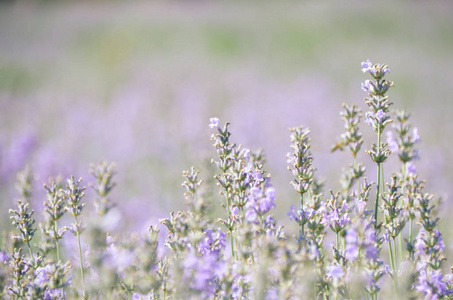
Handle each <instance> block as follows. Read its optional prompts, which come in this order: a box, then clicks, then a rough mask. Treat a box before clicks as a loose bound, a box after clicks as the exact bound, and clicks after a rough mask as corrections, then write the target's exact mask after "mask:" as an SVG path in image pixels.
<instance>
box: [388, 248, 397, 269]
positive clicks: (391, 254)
mask: <svg viewBox="0 0 453 300" xmlns="http://www.w3.org/2000/svg"><path fill="white" fill-rule="evenodd" d="M388 244H389V255H390V266H391V267H392V271H393V273H395V262H394V259H393V250H392V242H391V241H390V240H389V241H388Z"/></svg>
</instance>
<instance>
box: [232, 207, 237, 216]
mask: <svg viewBox="0 0 453 300" xmlns="http://www.w3.org/2000/svg"><path fill="white" fill-rule="evenodd" d="M231 214H232V215H233V216H237V215H238V214H239V208H238V207H237V206H235V207H233V209H232V210H231Z"/></svg>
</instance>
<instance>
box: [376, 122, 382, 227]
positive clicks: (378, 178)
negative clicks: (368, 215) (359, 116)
mask: <svg viewBox="0 0 453 300" xmlns="http://www.w3.org/2000/svg"><path fill="white" fill-rule="evenodd" d="M377 138H378V145H377V147H378V148H377V149H378V151H379V150H380V149H381V128H380V126H379V124H378V133H377ZM376 178H377V186H376V204H375V209H374V221H375V223H374V227H375V228H377V224H378V220H377V216H378V208H379V189H380V187H381V163H377V177H376Z"/></svg>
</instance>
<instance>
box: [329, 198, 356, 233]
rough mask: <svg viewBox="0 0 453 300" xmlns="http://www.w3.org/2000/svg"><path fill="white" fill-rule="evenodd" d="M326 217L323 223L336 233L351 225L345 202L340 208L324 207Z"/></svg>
mask: <svg viewBox="0 0 453 300" xmlns="http://www.w3.org/2000/svg"><path fill="white" fill-rule="evenodd" d="M323 210H324V215H323V220H322V222H323V223H324V224H326V225H328V226H329V227H330V229H332V230H333V231H335V232H339V231H340V230H342V229H343V228H344V227H345V226H346V225H347V224H349V223H351V219H350V218H349V214H348V210H349V208H348V205H347V202H346V201H343V203H342V205H341V207H340V208H338V207H333V208H330V207H325V206H324V207H323Z"/></svg>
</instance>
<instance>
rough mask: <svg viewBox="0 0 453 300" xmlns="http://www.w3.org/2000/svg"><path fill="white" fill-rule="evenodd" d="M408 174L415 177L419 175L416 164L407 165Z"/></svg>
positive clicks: (410, 162) (409, 163)
mask: <svg viewBox="0 0 453 300" xmlns="http://www.w3.org/2000/svg"><path fill="white" fill-rule="evenodd" d="M406 173H407V174H412V175H415V174H416V173H417V168H416V167H415V164H414V162H412V161H409V162H407V163H406Z"/></svg>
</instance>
